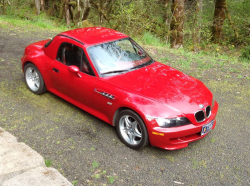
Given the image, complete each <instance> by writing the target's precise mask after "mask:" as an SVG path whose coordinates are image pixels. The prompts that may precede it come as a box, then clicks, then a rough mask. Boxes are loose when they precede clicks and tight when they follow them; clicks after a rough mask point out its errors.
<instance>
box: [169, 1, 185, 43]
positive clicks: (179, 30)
mask: <svg viewBox="0 0 250 186" xmlns="http://www.w3.org/2000/svg"><path fill="white" fill-rule="evenodd" d="M171 9H172V14H173V16H172V20H171V24H170V30H171V39H170V42H171V48H182V47H183V20H184V0H172V7H171Z"/></svg>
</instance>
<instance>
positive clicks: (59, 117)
mask: <svg viewBox="0 0 250 186" xmlns="http://www.w3.org/2000/svg"><path fill="white" fill-rule="evenodd" d="M55 34H57V33H56V32H53V31H48V30H37V29H31V28H28V29H26V28H19V27H13V26H8V27H6V23H3V22H0V127H2V128H4V129H5V130H6V131H8V132H10V133H12V134H13V135H15V136H16V137H17V138H18V140H19V141H22V142H25V143H26V144H27V145H29V146H30V147H31V148H33V149H34V150H36V151H37V152H38V153H40V154H41V155H42V156H43V157H44V158H45V159H46V161H47V162H49V163H51V166H52V167H54V168H56V169H58V170H59V171H60V172H61V173H62V174H63V175H64V176H65V177H66V178H67V179H68V180H69V181H71V182H74V183H75V184H77V185H104V184H106V185H109V184H110V185H111V184H113V185H250V145H249V142H250V139H249V136H250V130H249V126H250V120H249V118H250V111H249V110H250V108H249V105H250V78H249V77H250V72H249V71H250V65H249V64H238V63H235V62H234V61H233V60H232V61H230V60H229V61H228V60H227V61H223V60H220V61H218V62H217V61H216V62H214V61H211V63H213V65H212V66H211V67H207V68H200V67H199V64H198V63H196V62H195V61H193V62H192V63H191V64H190V65H191V66H190V67H189V68H188V69H187V68H185V67H183V66H181V65H180V63H179V61H181V60H182V61H183V60H185V59H186V57H185V56H183V55H181V54H176V53H175V52H173V53H171V50H164V49H159V48H152V47H147V46H146V48H147V49H148V51H149V53H150V54H151V55H152V57H154V58H155V59H166V58H167V60H166V61H165V63H166V64H168V65H171V66H173V67H175V68H177V69H179V70H182V71H184V72H185V73H187V74H189V75H192V76H194V77H197V78H199V79H201V80H202V81H203V82H204V83H205V84H206V85H207V86H208V87H209V88H210V90H211V91H212V92H213V93H214V97H215V99H216V100H217V101H218V103H219V106H220V107H219V112H218V115H217V126H216V128H215V130H213V131H212V132H210V134H209V135H208V136H207V137H206V138H204V139H202V140H199V141H197V142H193V143H191V144H190V145H189V146H188V147H187V148H185V149H181V150H176V151H166V150H162V149H158V148H154V147H152V146H148V147H146V148H144V149H142V150H140V151H134V150H131V149H129V148H128V147H126V146H125V145H124V144H123V143H122V142H121V141H120V140H119V139H118V137H117V135H116V131H115V128H113V127H112V126H110V125H108V124H106V123H105V122H103V121H101V120H99V119H97V118H95V117H94V116H92V115H90V114H88V113H86V112H84V111H82V110H80V109H78V108H77V107H75V106H73V105H71V104H69V103H67V102H66V101H64V100H62V99H60V98H59V97H57V96H55V95H53V94H51V93H45V94H43V95H39V96H38V95H34V94H32V93H31V92H30V91H29V90H28V89H27V88H26V85H25V82H24V77H23V73H22V70H21V62H20V58H21V57H22V54H23V51H24V48H25V46H27V45H28V44H30V43H32V42H35V41H38V40H42V39H48V38H50V37H53V36H54V35H55ZM190 55H191V54H190ZM186 60H189V59H186ZM204 63H205V64H210V58H205V59H204Z"/></svg>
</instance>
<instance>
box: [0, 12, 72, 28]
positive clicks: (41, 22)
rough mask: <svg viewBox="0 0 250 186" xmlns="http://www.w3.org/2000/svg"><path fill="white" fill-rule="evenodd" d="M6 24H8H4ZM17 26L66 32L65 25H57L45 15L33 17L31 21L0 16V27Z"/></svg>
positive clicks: (12, 16)
mask: <svg viewBox="0 0 250 186" xmlns="http://www.w3.org/2000/svg"><path fill="white" fill-rule="evenodd" d="M5 23H8V24H5ZM9 24H11V25H12V26H18V27H21V28H27V27H30V28H32V29H49V30H52V31H58V32H62V31H65V30H68V28H67V27H66V25H64V24H60V25H59V24H57V23H56V22H54V21H53V20H51V19H49V18H48V17H47V16H46V15H45V14H40V15H38V16H34V18H32V20H27V19H21V18H20V17H17V16H14V15H1V16H0V27H9V26H10V25H9Z"/></svg>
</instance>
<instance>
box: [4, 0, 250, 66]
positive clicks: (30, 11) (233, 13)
mask: <svg viewBox="0 0 250 186" xmlns="http://www.w3.org/2000/svg"><path fill="white" fill-rule="evenodd" d="M248 7H250V1H233V0H214V1H210V0H186V1H182V0H181V1H180V0H153V1H152V0H150V1H149V0H140V1H130V0H121V1H114V0H61V1H59V0H53V1H49V0H18V1H14V0H9V1H4V0H0V15H1V16H0V20H2V21H3V20H4V21H7V22H10V23H11V24H13V25H19V26H21V25H23V26H25V25H32V27H33V28H47V29H50V30H55V31H58V32H61V31H65V30H68V29H74V28H79V27H88V26H104V27H109V28H112V29H116V30H118V31H121V32H123V33H125V34H128V35H130V36H132V37H133V38H135V39H136V40H137V41H139V43H141V44H145V45H153V46H157V47H162V48H183V49H182V51H190V52H193V53H195V54H199V55H202V54H208V55H209V56H210V55H212V56H215V57H219V58H220V57H222V56H223V57H224V56H229V58H235V59H236V60H239V61H242V62H247V63H250V62H249V61H250V47H249V46H250V34H249V33H250V32H249V31H250V19H249V17H250V12H249V10H248ZM6 26H8V25H6ZM178 52H180V51H178ZM182 53H183V52H182Z"/></svg>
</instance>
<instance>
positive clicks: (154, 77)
mask: <svg viewBox="0 0 250 186" xmlns="http://www.w3.org/2000/svg"><path fill="white" fill-rule="evenodd" d="M103 80H104V81H106V82H107V83H110V84H113V85H114V86H118V87H120V88H122V89H126V91H129V92H133V93H136V94H139V95H140V96H143V97H145V98H148V99H150V100H153V101H154V102H157V105H159V103H160V104H164V105H167V106H168V107H170V108H172V109H173V110H175V111H177V112H180V113H182V114H184V115H185V114H190V113H194V112H196V111H198V110H200V108H199V104H203V105H204V106H205V107H206V106H207V105H209V104H211V100H212V97H213V96H212V93H211V92H210V91H209V90H208V88H206V86H205V85H204V84H203V83H202V82H201V81H199V80H197V79H195V78H193V77H190V76H188V75H186V74H184V73H182V72H180V71H178V70H176V69H174V68H171V67H169V66H167V65H164V64H161V63H158V62H154V63H153V64H151V65H149V66H146V67H143V68H140V69H137V70H133V71H131V72H128V73H124V74H119V75H115V76H111V77H105V78H104V79H103Z"/></svg>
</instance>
